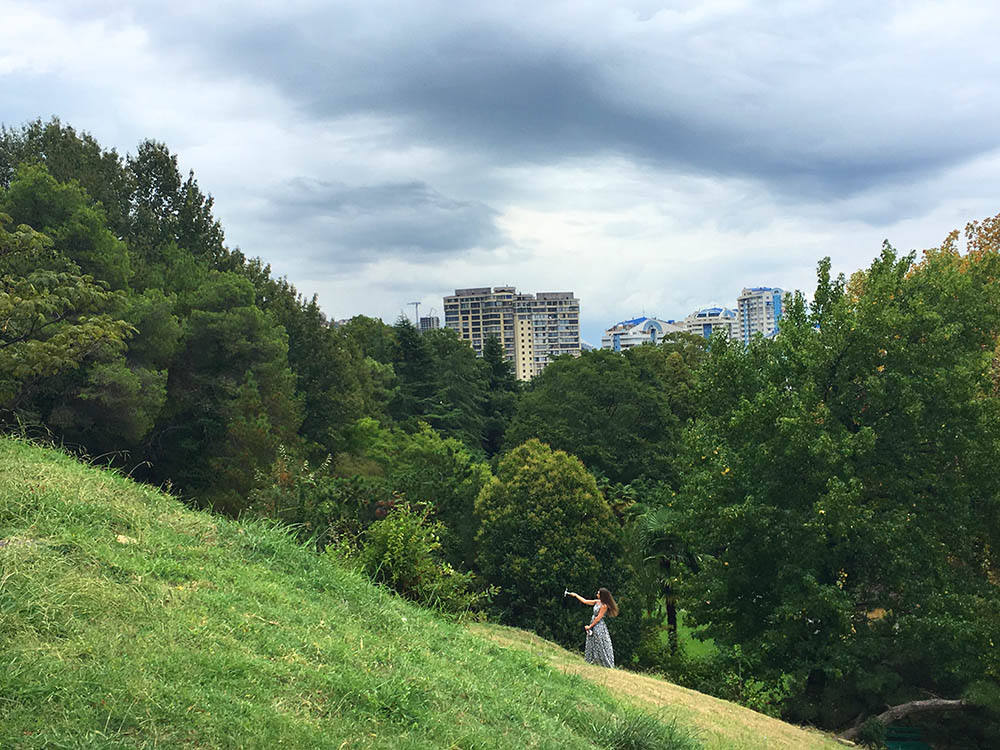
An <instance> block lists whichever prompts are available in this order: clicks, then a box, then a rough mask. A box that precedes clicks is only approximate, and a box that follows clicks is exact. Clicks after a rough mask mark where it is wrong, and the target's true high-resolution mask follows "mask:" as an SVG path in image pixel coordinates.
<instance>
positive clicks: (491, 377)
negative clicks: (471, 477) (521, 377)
mask: <svg viewBox="0 0 1000 750" xmlns="http://www.w3.org/2000/svg"><path fill="white" fill-rule="evenodd" d="M481 362H482V367H483V369H484V370H485V371H486V395H485V402H484V404H483V443H482V444H483V451H484V452H485V453H486V455H487V457H492V456H494V455H496V454H497V453H499V452H500V449H501V448H502V447H503V443H504V436H505V435H506V433H507V427H508V425H509V424H510V420H511V419H512V418H513V416H514V411H515V410H516V409H517V398H518V394H519V393H520V384H519V383H518V382H517V378H515V377H514V367H513V365H511V363H510V360H508V359H507V358H506V357H505V356H504V350H503V344H501V343H500V340H499V339H498V338H496V337H495V336H490V337H489V338H488V339H486V343H485V344H483V358H482V360H481Z"/></svg>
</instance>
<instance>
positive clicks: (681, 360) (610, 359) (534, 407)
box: [506, 338, 703, 483]
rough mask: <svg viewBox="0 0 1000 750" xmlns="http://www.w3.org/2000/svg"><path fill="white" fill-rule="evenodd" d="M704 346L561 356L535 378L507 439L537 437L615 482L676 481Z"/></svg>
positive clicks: (510, 442)
mask: <svg viewBox="0 0 1000 750" xmlns="http://www.w3.org/2000/svg"><path fill="white" fill-rule="evenodd" d="M702 353H703V350H702V349H700V348H697V347H696V345H695V344H693V343H692V342H691V340H690V339H688V338H682V339H680V340H679V342H668V343H666V344H663V345H660V346H640V347H636V348H633V349H630V350H628V351H626V352H625V353H624V354H619V353H617V352H612V351H607V350H602V351H592V352H584V353H583V355H581V356H580V357H578V358H572V357H560V358H559V359H557V360H556V361H555V362H553V363H552V364H550V365H549V366H548V367H546V368H545V370H543V371H542V373H541V375H539V376H538V377H537V378H535V380H534V381H532V383H531V385H530V387H529V388H528V390H527V391H526V392H525V393H524V395H523V396H522V398H521V401H520V403H519V405H518V409H517V412H516V414H515V415H514V418H513V420H512V423H511V426H510V428H509V430H508V432H507V436H506V442H507V445H510V446H513V445H517V444H519V443H520V442H523V441H525V440H527V439H529V438H532V437H536V438H538V439H539V440H541V441H543V442H546V443H549V444H550V445H552V446H553V447H554V448H558V449H560V450H565V451H567V452H570V453H572V454H573V455H575V456H578V457H579V458H580V459H581V460H582V461H583V462H584V463H585V464H586V465H587V466H588V467H590V468H591V469H592V470H596V471H599V472H601V473H602V474H604V475H605V476H607V477H608V478H609V479H611V480H613V481H616V482H626V483H627V482H631V481H633V480H635V479H638V478H639V477H648V478H653V479H657V480H662V481H667V482H671V483H673V482H675V481H676V476H677V475H676V468H675V459H674V455H675V453H676V451H677V449H678V447H679V443H680V437H681V430H682V427H683V423H684V420H686V419H688V418H689V417H690V416H691V414H692V409H691V404H690V395H689V391H690V387H691V384H692V382H693V369H694V366H695V363H696V361H697V359H698V358H699V357H700V356H701V354H702Z"/></svg>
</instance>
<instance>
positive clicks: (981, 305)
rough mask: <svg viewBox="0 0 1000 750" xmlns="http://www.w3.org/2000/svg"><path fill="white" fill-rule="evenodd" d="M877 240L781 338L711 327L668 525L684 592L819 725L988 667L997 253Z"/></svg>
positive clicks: (960, 682)
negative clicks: (691, 559)
mask: <svg viewBox="0 0 1000 750" xmlns="http://www.w3.org/2000/svg"><path fill="white" fill-rule="evenodd" d="M998 249H1000V244H998V245H994V246H993V247H992V249H990V250H989V251H988V252H987V251H984V252H970V253H969V255H968V256H960V255H959V254H958V253H957V252H955V251H954V250H953V249H948V248H944V249H942V250H940V251H935V252H931V253H929V254H928V255H927V257H926V259H925V260H924V261H923V262H922V263H921V264H919V265H916V266H915V265H913V262H912V258H911V257H904V258H900V257H898V256H897V255H896V253H895V252H894V251H893V250H892V249H891V248H890V247H888V246H886V247H885V248H884V250H883V252H882V254H881V256H880V257H879V258H878V259H876V260H875V262H874V263H873V264H872V266H871V268H870V269H869V270H868V271H867V272H866V273H865V274H863V275H859V276H857V277H856V278H855V279H852V281H851V284H850V285H848V284H847V283H846V282H845V280H844V279H842V278H841V279H838V280H831V279H830V277H829V264H828V262H824V263H822V264H821V265H820V270H819V285H818V289H817V292H816V295H815V299H816V303H815V304H814V306H813V308H812V309H811V310H810V309H808V308H807V306H806V304H805V301H804V300H803V298H802V297H801V296H800V295H795V296H793V297H790V298H789V299H788V300H787V303H786V306H785V308H786V316H785V319H784V320H783V322H782V332H781V335H779V336H778V337H777V338H776V339H775V340H773V341H765V340H757V341H754V342H752V343H751V344H750V346H749V347H748V348H744V347H743V346H742V345H740V344H736V343H728V342H723V341H713V342H712V350H711V354H710V357H709V360H708V362H707V364H706V365H705V367H704V368H703V369H702V383H701V386H700V389H699V402H698V405H699V409H700V415H701V416H700V418H699V420H698V421H697V423H696V424H695V426H694V427H693V428H692V429H691V430H690V432H689V434H688V435H687V439H686V447H685V453H686V456H687V468H686V480H685V483H684V487H683V490H682V491H681V492H680V493H679V494H678V498H677V502H676V507H677V509H678V510H679V511H681V513H680V515H679V517H680V518H681V519H682V521H683V523H682V526H681V529H680V530H681V532H682V534H683V535H684V536H685V538H688V539H697V540H699V552H700V553H701V563H702V564H701V569H700V572H699V573H698V574H696V575H693V576H689V577H687V580H688V581H689V584H690V585H689V586H688V588H687V598H686V600H685V605H686V608H687V609H688V610H689V611H690V612H691V614H692V616H693V618H694V621H695V623H696V624H703V625H704V626H705V633H706V634H707V635H709V636H710V637H712V638H714V639H715V640H716V641H717V642H718V643H719V644H720V645H723V646H734V645H737V644H739V645H742V647H743V648H744V650H745V652H746V653H748V654H753V659H754V664H753V666H752V669H753V671H754V672H755V674H756V676H757V677H758V678H759V679H763V680H765V681H769V680H774V679H777V678H778V677H779V676H780V675H782V674H784V673H790V674H791V675H792V676H793V678H794V684H795V685H796V686H797V687H798V690H799V691H800V692H799V694H798V695H795V696H792V697H790V699H789V703H788V705H789V710H790V711H791V712H792V713H793V715H795V716H797V717H799V718H803V719H808V720H810V721H815V722H817V723H820V724H822V725H826V726H837V725H842V724H843V723H845V722H847V721H849V720H850V719H851V718H852V717H853V716H856V715H857V714H858V713H859V711H865V710H867V709H870V708H875V707H878V706H882V705H885V704H887V703H888V704H892V703H899V702H902V701H903V700H905V699H907V698H909V697H912V696H914V695H920V694H921V693H922V692H923V691H930V692H932V693H935V694H958V693H960V692H961V690H962V688H963V686H964V685H966V684H968V683H969V682H970V681H972V680H977V679H983V678H988V679H993V680H995V679H996V676H997V675H998V674H1000V665H998V662H997V660H996V658H994V657H995V654H996V650H995V649H993V648H992V647H991V646H990V639H991V636H990V631H991V629H994V632H995V625H991V623H995V622H996V621H997V618H998V617H1000V598H998V597H997V596H996V585H995V579H994V580H993V581H991V580H990V578H991V576H992V575H994V574H993V573H991V569H992V568H993V566H995V563H994V562H993V558H992V555H993V553H992V552H991V550H995V549H997V544H998V543H1000V537H998V535H1000V523H998V519H1000V515H998V514H1000V504H998V503H1000V474H997V472H992V471H984V470H983V467H985V466H993V465H996V464H997V463H998V462H1000V456H997V446H998V445H1000V418H998V417H1000V401H998V399H997V398H996V394H995V392H994V387H993V382H992V380H991V364H992V356H993V351H994V347H995V345H996V333H997V331H998V330H1000V305H998V304H997V300H998V299H1000V295H998V288H997V282H996V279H998V278H1000V273H998V267H1000V260H998V257H1000V256H998V253H997V250H998Z"/></svg>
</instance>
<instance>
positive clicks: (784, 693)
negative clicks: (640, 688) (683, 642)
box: [642, 646, 795, 717]
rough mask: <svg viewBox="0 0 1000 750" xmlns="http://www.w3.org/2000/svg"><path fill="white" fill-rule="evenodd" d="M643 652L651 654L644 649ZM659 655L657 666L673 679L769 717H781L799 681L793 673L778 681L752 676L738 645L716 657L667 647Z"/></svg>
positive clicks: (715, 655)
mask: <svg viewBox="0 0 1000 750" xmlns="http://www.w3.org/2000/svg"><path fill="white" fill-rule="evenodd" d="M642 655H647V654H646V653H645V652H642ZM657 655H658V656H659V658H658V660H657V662H656V664H655V665H654V666H653V669H654V670H655V671H657V672H660V673H662V674H663V675H664V676H665V677H666V678H667V679H669V680H670V681H671V682H675V683H677V684H678V685H683V686H684V687H687V688H691V689H692V690H697V691H698V692H700V693H706V694H707V695H713V696H715V697H716V698H722V699H723V700H727V701H732V702H733V703H739V704H740V705H741V706H746V707H747V708H750V709H753V710H754V711H759V712H760V713H762V714H767V715H768V716H775V717H781V716H782V712H783V711H784V709H785V706H786V703H787V700H788V698H789V696H791V695H792V694H793V692H794V688H795V684H794V682H793V679H792V677H791V676H790V675H782V676H781V677H779V678H778V679H776V680H773V681H769V680H762V679H756V678H754V677H752V676H751V675H752V673H753V672H752V669H751V668H750V665H749V664H748V663H747V660H746V658H745V657H744V656H743V654H742V651H741V649H740V648H739V647H738V646H737V647H734V648H733V649H730V650H727V651H720V652H719V653H716V654H714V655H712V656H698V657H692V656H688V655H687V654H685V653H684V651H683V650H680V651H679V652H678V653H676V654H671V653H669V651H667V650H660V651H658V652H653V653H652V654H651V656H652V657H653V658H656V656H657Z"/></svg>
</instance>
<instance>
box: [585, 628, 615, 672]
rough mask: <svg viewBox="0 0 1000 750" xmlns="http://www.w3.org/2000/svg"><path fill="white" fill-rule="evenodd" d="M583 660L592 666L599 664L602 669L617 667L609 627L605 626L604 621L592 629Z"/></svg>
mask: <svg viewBox="0 0 1000 750" xmlns="http://www.w3.org/2000/svg"><path fill="white" fill-rule="evenodd" d="M583 658H584V659H586V660H587V661H588V662H589V663H590V664H599V665H600V666H602V667H613V666H614V665H615V650H614V647H612V645H611V634H610V633H609V632H608V626H607V625H605V624H604V620H601V621H600V622H599V623H597V624H596V625H595V626H594V627H592V628H591V629H590V635H588V636H587V645H586V647H585V648H584V650H583Z"/></svg>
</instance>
